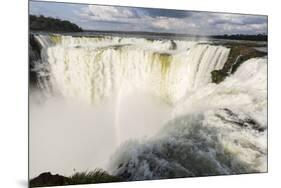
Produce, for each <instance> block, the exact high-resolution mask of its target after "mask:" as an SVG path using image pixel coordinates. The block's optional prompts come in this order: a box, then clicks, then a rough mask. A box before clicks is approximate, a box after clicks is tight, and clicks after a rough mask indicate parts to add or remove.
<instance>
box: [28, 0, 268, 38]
mask: <svg viewBox="0 0 281 188" xmlns="http://www.w3.org/2000/svg"><path fill="white" fill-rule="evenodd" d="M30 14H33V15H43V16H48V17H54V18H60V19H63V20H69V21H71V22H73V23H75V24H77V25H78V26H80V27H82V28H83V29H85V30H112V31H147V32H162V33H180V34H191V35H222V34H259V33H267V17H266V16H261V15H245V14H227V13H215V12H198V11H183V10H169V9H150V8H136V7H120V6H102V5H87V4H73V3H72V4H71V3H57V2H40V1H30Z"/></svg>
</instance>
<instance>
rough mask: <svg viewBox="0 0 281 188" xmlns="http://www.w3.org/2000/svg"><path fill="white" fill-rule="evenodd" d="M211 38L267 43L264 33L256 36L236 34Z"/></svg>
mask: <svg viewBox="0 0 281 188" xmlns="http://www.w3.org/2000/svg"><path fill="white" fill-rule="evenodd" d="M212 37H213V38H216V39H230V40H250V41H267V35H266V34H265V33H263V34H257V35H243V34H237V35H216V36H212Z"/></svg>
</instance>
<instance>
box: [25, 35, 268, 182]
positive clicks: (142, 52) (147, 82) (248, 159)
mask: <svg viewBox="0 0 281 188" xmlns="http://www.w3.org/2000/svg"><path fill="white" fill-rule="evenodd" d="M36 40H37V41H38V42H39V43H40V44H41V46H42V52H41V57H42V59H41V61H42V62H41V63H38V64H37V67H35V71H36V72H37V73H38V77H39V79H38V80H39V86H40V87H41V88H42V89H43V92H44V93H45V94H48V95H51V96H52V95H53V96H57V95H59V96H60V97H61V98H63V99H64V100H67V101H71V102H76V103H79V104H80V103H81V104H86V106H87V107H86V108H88V107H89V108H91V107H94V108H93V109H94V110H93V109H87V110H85V109H84V108H85V107H83V108H82V110H81V109H80V107H79V108H77V109H79V110H76V109H75V110H71V109H70V110H69V109H68V110H67V112H66V114H70V116H74V117H68V118H67V121H62V123H61V122H60V124H63V125H61V126H60V124H59V127H56V126H55V125H54V124H55V121H56V118H54V117H56V116H55V115H54V116H51V117H50V118H47V119H51V120H52V122H51V123H52V130H54V129H59V130H65V129H67V130H69V131H70V130H72V129H73V130H76V129H74V127H75V126H77V125H76V124H80V123H82V124H83V125H79V126H82V132H83V134H84V135H85V139H86V138H87V139H89V138H91V134H95V135H96V134H97V136H95V138H94V139H95V140H94V142H95V143H94V144H92V143H91V142H90V143H88V144H89V145H90V146H91V145H95V146H93V150H95V149H96V148H98V146H96V144H97V142H99V141H100V142H102V141H101V140H102V139H103V138H102V137H100V134H104V135H105V136H104V140H106V141H107V140H111V141H113V142H117V144H116V145H115V146H114V147H113V148H111V150H110V149H108V151H106V152H105V153H104V151H103V150H102V149H100V148H98V149H99V150H97V151H98V154H97V156H98V159H96V158H95V160H96V161H99V159H100V158H103V159H106V160H109V159H107V158H109V156H108V155H109V153H112V152H113V151H115V150H116V147H117V146H120V147H119V149H118V150H117V152H116V153H115V154H114V155H113V157H112V160H111V163H110V165H109V166H108V169H107V170H109V172H111V173H113V174H115V175H119V176H122V177H124V178H125V179H127V180H139V179H158V178H165V177H185V176H196V175H216V174H235V173H248V172H262V171H266V168H267V167H266V156H267V154H266V127H267V117H266V116H267V111H266V106H267V91H266V87H267V85H266V84H267V83H266V79H267V77H266V71H267V70H266V68H267V66H266V62H265V61H266V60H265V59H263V58H258V59H250V60H248V61H247V62H245V63H243V64H242V65H241V66H240V67H239V68H238V70H237V71H236V73H235V74H234V75H232V76H230V77H228V78H226V79H225V81H223V82H222V83H220V84H218V85H217V84H214V83H211V74H210V73H211V71H213V70H217V69H221V68H222V67H223V65H224V63H225V62H226V60H227V58H228V54H229V52H230V49H229V48H226V47H223V46H218V45H212V43H211V42H209V41H169V40H153V41H151V40H147V39H143V38H121V37H105V36H104V37H73V36H62V35H37V36H36ZM140 95H143V96H144V97H141V96H140ZM144 98H145V99H144ZM132 99H134V100H132ZM150 100H151V101H157V103H158V102H159V101H162V102H163V104H161V105H158V104H157V109H154V107H155V106H153V105H151V104H150V102H148V103H149V104H145V103H146V102H147V101H150ZM158 100H159V101H158ZM159 103H160V102H159ZM100 104H102V105H100ZM52 105H53V102H52ZM108 105H109V106H110V107H106V108H103V107H102V108H101V109H100V107H101V106H108ZM165 105H166V106H165ZM134 106H137V109H133V107H134ZM167 106H169V107H167ZM67 107H69V106H67ZM96 107H97V108H98V110H97V109H95V108H96ZM160 107H161V110H163V109H164V111H165V112H164V113H162V112H161V113H158V111H159V108H160ZM31 108H32V107H31ZM126 108H130V109H126ZM124 109H125V110H124ZM39 110H40V109H39ZM39 110H37V109H34V110H33V112H32V113H33V114H36V113H38V112H39ZM44 110H45V111H46V112H44V113H45V114H44V115H46V114H48V115H49V114H50V113H51V112H53V111H54V110H55V111H58V112H59V113H58V114H64V110H63V109H62V108H61V106H59V108H58V109H56V107H54V106H52V107H51V112H49V110H50V109H47V108H46V109H44V108H43V111H44ZM134 110H135V113H136V114H138V115H139V114H145V115H144V116H135V114H133V113H132V111H134ZM68 111H71V112H68ZM79 111H81V112H83V114H84V113H85V114H86V116H87V117H86V118H85V119H87V118H88V119H89V121H84V115H83V118H78V117H77V118H75V114H77V113H79ZM92 111H94V112H92ZM96 111H98V113H97V112H96ZM171 111H172V112H171ZM103 112H106V113H103ZM91 113H93V114H91ZM110 114H112V116H113V118H112V120H111V119H110ZM150 114H152V115H153V116H154V117H153V118H155V117H156V116H158V117H157V118H155V119H157V120H155V121H154V120H153V121H151V122H149V121H150V119H153V118H151V116H149V115H150ZM39 115H40V114H39ZM34 117H35V116H34ZM48 117H49V116H48ZM90 117H91V118H90ZM92 117H93V118H92ZM124 117H126V118H127V119H125V120H122V118H123V119H124ZM99 118H101V119H102V120H101V121H100V120H99V121H97V122H95V121H96V119H99ZM104 119H106V120H104ZM160 119H161V120H160ZM39 121H40V120H39ZM35 122H37V121H34V123H33V120H32V119H31V124H32V126H34V127H36V126H37V124H36V123H35ZM73 122H74V123H73ZM46 124H47V123H46ZM64 124H70V125H71V126H70V128H69V127H68V126H67V125H64ZM74 124H75V126H74ZM111 124H114V131H113V132H114V133H112V132H108V131H105V130H104V129H103V127H102V126H108V127H110V126H109V125H111ZM124 124H126V125H124ZM164 125H165V126H164ZM90 126H96V127H94V129H95V130H98V131H97V133H94V132H96V131H93V133H91V134H90V133H89V132H87V131H85V130H87V129H88V128H89V127H90ZM122 126H123V128H122ZM163 126H164V127H163ZM78 128H79V127H78ZM84 128H85V130H84ZM111 128H112V127H111ZM80 129H81V127H80ZM159 129H162V131H160V132H159V133H158V134H156V133H157V132H158V131H159ZM34 130H38V132H40V131H41V130H44V131H49V130H48V125H45V126H44V127H43V128H40V130H39V128H38V127H36V128H34ZM89 130H90V129H89ZM84 131H85V132H84ZM50 132H52V131H50ZM124 132H128V134H130V135H129V136H128V135H125V134H124ZM140 132H145V133H150V137H148V138H146V139H144V138H143V135H142V134H140V136H139V133H140ZM75 133H76V132H74V133H72V132H71V134H69V135H71V136H72V135H75ZM35 134H36V133H35V132H34V133H33V135H35ZM113 135H114V136H113ZM39 136H40V135H39ZM58 137H59V136H58ZM93 137H94V136H93ZM112 137H114V138H112ZM40 139H41V138H40ZM64 139H67V140H71V139H72V138H71V137H68V135H67V134H66V135H65V138H64ZM64 139H63V141H61V142H59V143H60V144H62V145H63V143H64ZM99 139H100V140H99ZM135 139H141V140H142V141H129V142H128V143H125V144H124V142H125V141H128V140H135ZM34 140H36V139H34ZM82 140H83V139H82ZM89 140H91V139H89ZM91 141H92V140H91ZM45 142H46V143H49V142H48V141H45ZM81 142H82V141H81ZM51 143H52V144H53V142H51ZM83 143H84V144H85V143H87V142H86V141H85V142H83ZM106 144H107V145H106V146H107V147H108V148H110V147H111V146H110V144H109V143H106ZM111 145H112V144H111ZM36 147H37V146H36ZM77 147H79V146H75V148H77ZM82 147H83V146H82ZM85 148H86V149H87V152H88V150H89V147H85ZM173 149H174V151H173ZM78 151H79V152H82V150H80V148H79V149H78ZM173 153H174V155H173ZM102 154H103V155H102ZM76 155H77V156H79V157H81V156H80V155H79V154H76ZM81 155H82V154H81ZM86 155H90V154H89V153H87V154H86ZM91 155H95V154H93V153H91ZM39 156H40V154H38V156H36V157H37V158H36V160H38V161H40V157H39ZM82 156H85V154H84V155H82ZM79 157H77V158H79ZM90 157H91V156H90ZM95 160H90V159H88V158H87V159H85V160H84V161H91V162H92V163H93V164H95V165H99V164H97V163H95V162H96V161H95ZM75 162H77V161H75ZM77 163H79V162H77ZM103 163H105V161H104V160H103ZM195 163H196V164H197V165H195ZM65 164H67V165H68V166H69V164H68V163H65ZM71 164H74V162H73V161H71ZM192 164H194V166H193V165H192ZM76 165H77V164H76ZM85 165H87V164H84V163H83V165H81V164H80V166H82V167H81V168H80V170H85ZM49 166H51V165H49ZM53 166H55V167H54V169H55V170H56V171H57V172H61V171H59V168H58V167H59V166H60V164H57V163H56V164H55V165H53ZM68 166H67V167H65V166H63V167H62V168H65V169H67V170H65V171H67V174H70V172H71V170H69V168H70V167H68ZM78 166H79V165H78ZM159 166H161V167H162V168H157V167H159ZM90 167H92V168H94V167H103V168H105V165H104V164H102V165H101V166H94V165H92V166H90ZM129 167H130V168H129ZM45 168H46V167H45V166H44V167H42V168H41V169H40V170H42V169H45ZM128 169H129V170H128ZM46 170H48V169H46ZM36 172H38V170H37V171H36ZM165 172H166V173H165ZM61 173H64V171H63V172H61ZM34 174H35V173H34Z"/></svg>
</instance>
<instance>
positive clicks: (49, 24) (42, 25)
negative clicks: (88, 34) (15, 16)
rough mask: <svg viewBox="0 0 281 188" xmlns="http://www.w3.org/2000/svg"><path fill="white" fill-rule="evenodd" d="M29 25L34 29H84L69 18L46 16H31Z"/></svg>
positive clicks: (53, 30)
mask: <svg viewBox="0 0 281 188" xmlns="http://www.w3.org/2000/svg"><path fill="white" fill-rule="evenodd" d="M29 27H30V30H32V31H48V32H82V31H83V30H82V29H81V28H80V27H79V26H77V25H76V24H74V23H71V22H70V21H67V20H61V19H57V18H51V17H45V16H42V15H41V16H35V15H30V16H29Z"/></svg>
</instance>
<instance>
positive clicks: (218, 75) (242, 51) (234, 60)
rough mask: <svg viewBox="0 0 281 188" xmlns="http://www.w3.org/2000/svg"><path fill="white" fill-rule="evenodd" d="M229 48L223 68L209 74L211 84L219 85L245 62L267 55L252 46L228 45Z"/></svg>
mask: <svg viewBox="0 0 281 188" xmlns="http://www.w3.org/2000/svg"><path fill="white" fill-rule="evenodd" d="M229 47H230V48H231V50H230V53H229V56H228V59H227V61H226V62H225V64H224V66H223V68H222V69H220V70H213V71H212V72H211V75H212V82H213V83H216V84H219V83H220V82H222V81H223V80H224V79H225V78H226V77H227V76H228V75H230V74H233V73H234V72H235V71H236V70H237V68H238V67H239V66H240V65H241V64H242V63H243V62H245V61H246V60H248V59H250V58H255V57H263V56H266V55H267V53H266V52H261V51H258V50H256V49H255V48H254V46H247V45H243V44H242V45H237V46H232V45H229Z"/></svg>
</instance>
